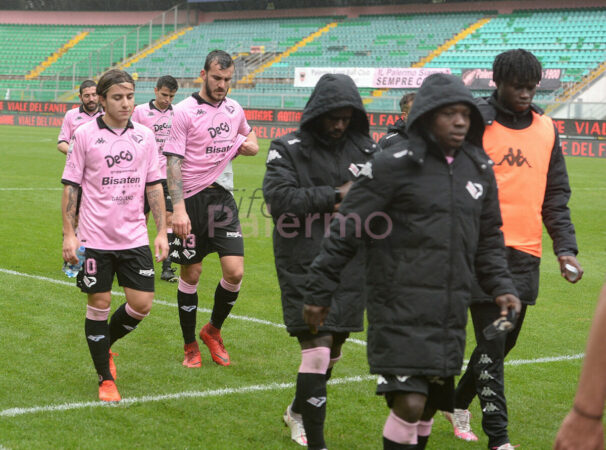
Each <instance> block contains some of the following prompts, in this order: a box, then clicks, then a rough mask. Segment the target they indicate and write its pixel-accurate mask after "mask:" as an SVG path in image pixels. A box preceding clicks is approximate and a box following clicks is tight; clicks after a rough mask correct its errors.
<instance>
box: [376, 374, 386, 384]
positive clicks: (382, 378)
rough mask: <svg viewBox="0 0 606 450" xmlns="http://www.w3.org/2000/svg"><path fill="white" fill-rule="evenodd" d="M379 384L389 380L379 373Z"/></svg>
mask: <svg viewBox="0 0 606 450" xmlns="http://www.w3.org/2000/svg"><path fill="white" fill-rule="evenodd" d="M377 384H387V380H386V379H385V377H384V376H383V375H379V376H378V378H377Z"/></svg>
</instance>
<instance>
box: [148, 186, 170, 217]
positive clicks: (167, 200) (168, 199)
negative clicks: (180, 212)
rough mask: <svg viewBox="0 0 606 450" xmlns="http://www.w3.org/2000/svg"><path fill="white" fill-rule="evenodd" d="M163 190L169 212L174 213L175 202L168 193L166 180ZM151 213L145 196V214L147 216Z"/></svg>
mask: <svg viewBox="0 0 606 450" xmlns="http://www.w3.org/2000/svg"><path fill="white" fill-rule="evenodd" d="M162 190H163V191H164V204H165V205H166V211H167V212H173V201H172V199H171V198H170V194H169V192H168V184H167V183H166V180H162ZM149 211H150V207H149V202H148V201H147V195H145V203H144V204H143V214H147V213H149Z"/></svg>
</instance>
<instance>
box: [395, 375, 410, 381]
mask: <svg viewBox="0 0 606 450" xmlns="http://www.w3.org/2000/svg"><path fill="white" fill-rule="evenodd" d="M409 378H410V377H409V376H408V375H396V380H398V381H399V382H400V383H406V380H408V379H409Z"/></svg>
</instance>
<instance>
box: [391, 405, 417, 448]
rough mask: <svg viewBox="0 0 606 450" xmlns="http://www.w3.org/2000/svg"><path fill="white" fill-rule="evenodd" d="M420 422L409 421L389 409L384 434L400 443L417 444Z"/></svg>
mask: <svg viewBox="0 0 606 450" xmlns="http://www.w3.org/2000/svg"><path fill="white" fill-rule="evenodd" d="M418 425H419V422H414V423H409V422H406V421H405V420H403V419H400V418H399V417H398V416H396V415H395V414H394V412H393V411H389V416H388V417H387V420H386V421H385V426H384V427H383V436H384V437H386V438H387V439H389V440H390V441H392V442H396V443H398V444H412V445H415V444H417V426H418Z"/></svg>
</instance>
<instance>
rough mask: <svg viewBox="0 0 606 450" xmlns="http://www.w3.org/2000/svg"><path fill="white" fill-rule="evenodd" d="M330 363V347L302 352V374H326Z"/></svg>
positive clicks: (300, 367) (300, 368)
mask: <svg viewBox="0 0 606 450" xmlns="http://www.w3.org/2000/svg"><path fill="white" fill-rule="evenodd" d="M329 362H330V349H329V348H328V347H315V348H308V349H305V350H301V365H300V366H299V372H300V373H318V374H325V373H326V370H328V364H329Z"/></svg>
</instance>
